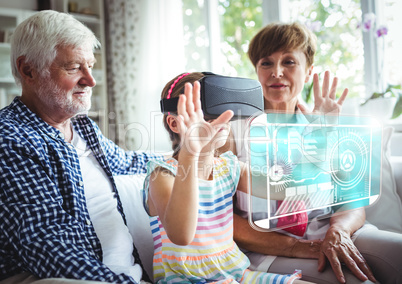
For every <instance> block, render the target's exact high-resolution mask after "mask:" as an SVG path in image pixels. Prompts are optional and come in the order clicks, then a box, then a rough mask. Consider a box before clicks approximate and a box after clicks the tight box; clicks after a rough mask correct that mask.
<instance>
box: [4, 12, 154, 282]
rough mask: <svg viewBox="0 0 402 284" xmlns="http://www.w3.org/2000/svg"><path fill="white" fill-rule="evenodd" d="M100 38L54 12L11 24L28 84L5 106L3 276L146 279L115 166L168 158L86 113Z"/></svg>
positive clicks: (128, 169)
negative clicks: (124, 141)
mask: <svg viewBox="0 0 402 284" xmlns="http://www.w3.org/2000/svg"><path fill="white" fill-rule="evenodd" d="M98 46H99V42H98V40H97V39H96V37H95V36H94V34H93V33H92V32H91V31H90V30H89V29H88V28H87V27H85V26H84V25H83V24H81V23H80V22H79V21H77V20H75V19H74V18H73V17H72V16H70V15H68V14H64V13H59V12H55V11H42V12H39V13H36V14H35V15H33V16H31V17H30V18H28V19H27V20H25V21H24V22H22V23H21V24H20V25H19V26H18V27H17V29H16V30H15V32H14V38H13V42H12V47H11V52H12V55H11V62H12V71H13V75H14V77H15V80H16V82H17V84H20V85H21V87H22V93H21V96H20V97H17V98H15V99H14V101H13V102H12V103H11V104H10V105H9V106H8V107H6V108H4V109H2V110H1V111H0V144H1V147H0V163H1V166H0V184H1V191H0V198H1V199H0V200H1V201H0V202H1V208H2V209H1V210H0V216H1V222H0V232H1V233H0V280H1V281H0V283H32V282H35V283H42V282H41V281H43V280H39V279H44V278H53V279H52V280H51V283H65V282H68V283H70V282H74V283H76V282H79V283H81V282H84V283H85V282H87V281H88V280H92V281H99V282H115V283H139V282H140V281H141V279H146V273H144V271H143V269H142V265H141V261H140V259H139V257H138V253H137V250H136V247H135V246H134V244H133V240H132V237H131V235H130V233H129V231H128V229H127V226H126V220H125V215H124V213H123V210H122V205H121V200H120V198H119V195H118V192H117V189H116V185H115V182H114V179H113V175H117V174H120V175H121V174H135V173H141V172H145V171H146V169H145V165H146V163H147V161H148V160H150V159H155V158H161V157H158V156H156V155H151V154H146V153H140V152H125V151H123V149H121V148H119V147H118V146H117V145H115V144H114V143H113V142H111V141H110V140H108V139H107V138H106V137H104V136H103V135H102V134H101V133H100V130H99V128H98V126H97V125H96V124H95V123H94V122H93V121H92V120H91V119H89V118H88V116H87V115H86V114H85V113H86V112H87V111H88V110H89V108H90V106H91V94H92V88H93V87H94V86H95V84H96V82H95V79H94V78H93V76H92V74H91V71H92V68H93V66H94V64H95V58H94V54H93V50H94V48H96V47H98ZM136 245H137V246H138V245H140V244H136ZM60 278H64V279H60ZM66 279H71V280H66ZM72 279H76V280H72ZM83 280H84V281H83ZM48 281H49V280H48ZM45 282H46V281H45ZM45 282H43V283H45ZM46 283H49V282H46Z"/></svg>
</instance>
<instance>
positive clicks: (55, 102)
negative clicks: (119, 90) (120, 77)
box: [38, 76, 92, 117]
mask: <svg viewBox="0 0 402 284" xmlns="http://www.w3.org/2000/svg"><path fill="white" fill-rule="evenodd" d="M84 90H85V92H87V93H88V95H87V96H85V97H74V93H75V92H77V91H78V92H81V91H84ZM91 96H92V88H90V87H79V86H76V87H74V89H72V90H71V91H69V92H64V91H62V90H61V88H60V87H59V86H58V85H57V83H56V82H55V81H54V80H52V79H51V78H50V76H46V77H42V79H41V84H40V87H39V89H38V97H39V99H40V100H41V101H42V103H44V104H45V105H46V106H47V107H49V108H51V109H52V110H56V109H59V110H62V111H63V112H64V113H66V114H69V115H71V117H73V116H75V115H77V114H80V113H87V112H88V111H89V109H90V108H91Z"/></svg>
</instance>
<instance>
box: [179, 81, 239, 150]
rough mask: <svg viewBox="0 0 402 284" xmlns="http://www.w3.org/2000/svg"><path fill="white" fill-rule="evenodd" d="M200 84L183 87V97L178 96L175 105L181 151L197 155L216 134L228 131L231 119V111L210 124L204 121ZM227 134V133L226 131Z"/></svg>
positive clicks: (187, 84)
mask: <svg viewBox="0 0 402 284" xmlns="http://www.w3.org/2000/svg"><path fill="white" fill-rule="evenodd" d="M200 88H201V87H200V83H199V82H198V81H196V82H194V87H193V86H192V85H191V84H190V83H186V84H185V86H184V95H180V98H179V102H178V104H177V113H178V130H179V132H180V137H181V139H182V141H181V143H182V146H181V151H182V150H185V151H187V152H188V153H189V154H191V155H194V156H196V155H198V154H199V153H200V152H201V150H202V149H203V148H204V147H205V146H206V145H207V144H208V143H210V142H211V141H212V140H213V139H214V137H215V136H216V134H217V133H218V132H220V131H222V130H225V129H226V130H227V129H228V122H229V121H230V119H231V118H232V117H233V111H231V110H227V111H225V112H224V113H222V114H221V115H220V116H219V117H218V118H216V119H215V120H213V121H212V122H211V123H209V122H207V121H205V119H204V114H203V112H202V108H201V100H200ZM226 132H227V133H228V131H226Z"/></svg>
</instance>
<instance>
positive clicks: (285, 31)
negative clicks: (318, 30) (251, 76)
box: [248, 22, 317, 68]
mask: <svg viewBox="0 0 402 284" xmlns="http://www.w3.org/2000/svg"><path fill="white" fill-rule="evenodd" d="M295 49H301V50H302V51H303V52H304V54H305V55H306V59H307V68H309V67H311V66H312V65H313V62H314V54H315V52H316V50H317V37H316V36H315V35H314V33H313V32H311V31H310V30H309V29H308V28H307V27H306V26H305V25H302V24H300V23H297V22H295V23H290V24H285V23H272V24H269V25H267V26H265V27H264V28H262V29H261V30H260V31H259V32H258V33H257V34H256V35H255V36H254V37H253V38H252V39H251V41H250V44H249V47H248V57H249V58H250V60H251V63H253V65H254V67H255V68H256V67H257V64H258V61H259V60H260V59H261V58H265V57H267V56H270V55H271V54H273V53H275V52H277V51H292V50H295Z"/></svg>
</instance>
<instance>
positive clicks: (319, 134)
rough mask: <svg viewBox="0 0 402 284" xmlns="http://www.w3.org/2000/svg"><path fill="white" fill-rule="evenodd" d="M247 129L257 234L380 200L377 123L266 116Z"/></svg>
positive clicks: (251, 208)
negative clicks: (258, 231)
mask: <svg viewBox="0 0 402 284" xmlns="http://www.w3.org/2000/svg"><path fill="white" fill-rule="evenodd" d="M247 127H248V137H247V139H246V140H247V141H246V145H248V149H247V153H248V162H249V167H250V172H251V177H250V186H249V221H250V223H251V224H252V225H253V226H254V227H255V228H256V229H260V230H267V231H277V230H283V229H286V228H288V227H292V226H295V225H298V224H299V223H300V222H302V221H303V222H304V223H305V221H306V218H308V220H307V221H308V222H310V221H311V220H312V219H314V218H317V219H323V218H329V217H331V216H332V214H334V213H335V212H338V211H343V210H349V209H353V208H358V207H363V206H367V205H369V204H372V203H374V202H375V201H376V200H377V199H378V197H379V195H380V191H381V188H380V187H381V143H382V139H381V138H382V126H381V124H380V123H378V122H377V121H376V120H374V119H373V118H371V117H356V116H330V115H303V114H283V113H266V114H262V115H260V116H257V117H255V118H252V119H250V120H249V122H248V126H247ZM301 216H304V217H301Z"/></svg>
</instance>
